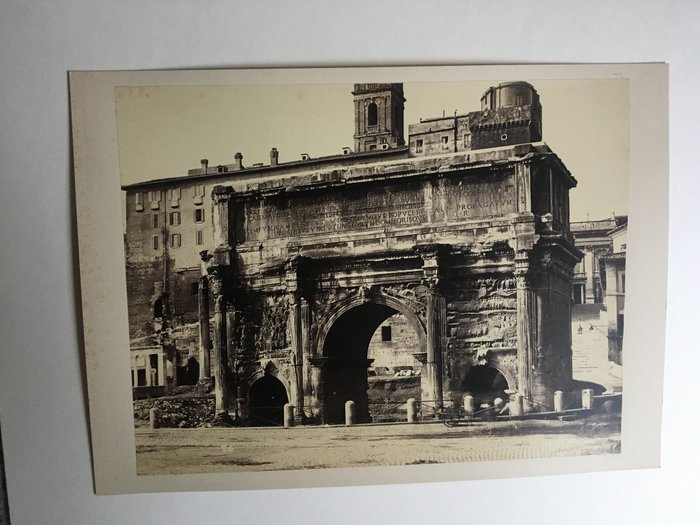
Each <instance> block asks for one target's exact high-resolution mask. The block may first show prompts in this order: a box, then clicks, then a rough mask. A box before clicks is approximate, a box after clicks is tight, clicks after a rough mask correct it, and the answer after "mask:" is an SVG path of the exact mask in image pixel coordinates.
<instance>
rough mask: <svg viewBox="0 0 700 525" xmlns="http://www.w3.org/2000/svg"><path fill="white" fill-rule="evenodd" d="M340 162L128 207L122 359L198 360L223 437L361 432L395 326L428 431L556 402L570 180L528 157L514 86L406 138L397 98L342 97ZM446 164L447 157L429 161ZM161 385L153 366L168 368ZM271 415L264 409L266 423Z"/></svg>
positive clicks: (210, 174) (233, 174) (273, 164)
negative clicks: (349, 422) (504, 404)
mask: <svg viewBox="0 0 700 525" xmlns="http://www.w3.org/2000/svg"><path fill="white" fill-rule="evenodd" d="M353 97H354V104H355V135H354V138H355V151H354V152H353V151H351V150H349V149H347V148H346V149H345V150H344V151H343V153H342V154H339V155H335V156H330V157H323V158H319V159H312V158H308V156H304V157H303V158H302V159H301V160H297V161H292V162H286V163H280V162H279V153H278V152H277V150H276V149H274V148H273V149H272V150H271V154H270V164H269V165H265V166H252V167H250V168H248V167H245V166H244V165H243V157H242V155H241V154H236V156H235V157H234V162H233V163H232V164H225V165H218V166H216V167H210V166H209V163H208V161H206V160H202V162H201V166H200V167H199V168H197V169H193V170H190V171H189V173H188V175H187V176H186V177H176V178H172V179H164V180H154V181H148V182H143V183H139V184H133V185H130V186H126V187H125V188H124V190H125V192H126V217H127V226H126V236H125V238H126V253H127V282H128V286H129V289H128V297H129V319H130V323H131V326H130V330H131V334H130V335H131V338H132V341H133V343H132V346H133V348H134V350H136V348H143V347H145V346H151V345H153V344H154V341H155V340H157V339H159V341H160V345H161V346H162V347H163V351H162V355H163V356H164V358H163V359H165V361H166V363H167V362H170V363H172V364H173V365H174V366H176V367H182V366H183V363H184V360H185V359H187V360H188V362H190V361H191V360H192V359H193V358H196V362H197V364H198V367H199V369H198V376H199V378H200V380H201V383H202V384H203V385H205V386H208V385H211V384H213V389H214V392H215V395H216V410H217V414H218V415H219V416H220V417H221V419H226V418H229V417H233V418H234V419H239V420H240V421H242V422H245V421H255V420H262V419H264V418H267V419H270V418H272V419H276V418H281V406H282V405H283V404H284V403H291V404H292V405H294V407H295V411H296V415H297V416H298V417H299V419H301V420H302V421H305V422H324V423H339V422H342V421H343V410H344V405H345V403H346V402H347V401H353V402H354V403H355V405H356V407H357V417H358V420H359V421H360V422H362V421H369V419H370V416H369V409H368V406H367V405H368V398H367V371H368V368H369V367H371V366H372V359H370V358H369V356H368V347H369V344H370V342H371V340H372V338H373V336H374V334H375V332H377V329H378V328H380V327H382V326H387V325H386V321H387V320H388V319H390V318H392V316H395V315H396V314H402V315H403V317H404V318H405V319H406V321H407V323H408V324H409V325H410V327H411V329H412V330H413V332H414V335H415V342H416V344H415V350H416V351H415V352H412V355H413V359H415V366H416V368H419V369H420V375H421V379H420V381H421V406H422V410H423V412H424V415H425V414H429V413H432V412H434V411H435V410H437V409H439V408H441V407H443V406H446V405H454V404H459V403H461V400H462V398H463V396H464V395H466V394H472V395H475V396H477V397H479V396H480V397H481V398H483V399H488V398H489V396H492V395H498V396H500V397H503V396H509V395H522V396H523V397H524V399H525V405H526V407H527V409H528V410H540V409H542V407H547V406H548V405H551V403H552V402H551V398H552V395H553V393H554V391H555V390H563V391H569V390H571V389H572V377H571V314H570V307H571V295H572V288H571V283H572V278H573V268H574V265H575V264H576V263H577V262H578V260H579V258H580V252H579V251H578V250H577V249H576V247H575V246H574V240H573V236H572V234H571V231H570V225H569V190H570V189H571V188H573V187H574V186H575V185H576V180H575V179H574V178H573V176H572V175H571V174H570V173H569V171H568V170H567V168H566V167H565V165H564V164H563V163H562V161H561V160H560V159H559V158H558V157H557V156H556V154H554V153H553V152H552V151H551V150H550V149H549V148H548V147H547V146H546V144H544V143H542V142H540V141H541V138H542V137H541V111H542V110H541V105H540V101H539V96H538V94H537V92H536V90H535V89H534V88H533V87H532V86H531V85H530V84H527V83H525V82H513V83H507V84H501V85H499V86H495V87H493V88H490V89H489V90H488V91H487V92H486V93H485V94H484V96H483V98H482V108H481V110H480V111H476V112H472V113H468V114H465V115H463V116H454V117H450V118H439V119H425V120H423V121H421V122H420V123H418V124H412V125H409V128H408V129H409V137H408V143H407V144H406V143H405V140H404V138H403V128H404V124H403V108H404V102H405V100H404V97H403V88H402V86H401V84H356V85H355V87H354V90H353ZM445 145H446V146H445ZM166 368H167V367H166ZM271 407H272V408H273V409H275V410H273V411H272V412H271V411H270V410H271Z"/></svg>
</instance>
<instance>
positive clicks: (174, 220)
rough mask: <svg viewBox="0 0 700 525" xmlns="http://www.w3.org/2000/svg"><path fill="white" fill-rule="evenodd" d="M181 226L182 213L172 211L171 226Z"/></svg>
mask: <svg viewBox="0 0 700 525" xmlns="http://www.w3.org/2000/svg"><path fill="white" fill-rule="evenodd" d="M179 224H180V212H179V211H171V212H170V226H178V225H179Z"/></svg>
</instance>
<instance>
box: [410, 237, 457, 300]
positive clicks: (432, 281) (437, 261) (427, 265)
mask: <svg viewBox="0 0 700 525" xmlns="http://www.w3.org/2000/svg"><path fill="white" fill-rule="evenodd" d="M450 249H451V246H450V245H449V244H437V243H433V244H421V245H418V246H414V247H413V250H414V251H415V252H416V253H418V254H419V255H420V256H421V258H422V259H423V278H422V279H421V282H422V284H423V285H425V286H427V287H428V290H429V291H430V293H437V292H438V291H439V287H440V283H441V281H442V280H443V279H442V277H443V271H444V266H445V259H446V258H447V256H448V255H449V253H450Z"/></svg>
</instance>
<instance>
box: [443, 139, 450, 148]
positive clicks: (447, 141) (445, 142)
mask: <svg viewBox="0 0 700 525" xmlns="http://www.w3.org/2000/svg"><path fill="white" fill-rule="evenodd" d="M441 142H442V149H447V148H449V147H450V144H449V142H450V137H442V140H441Z"/></svg>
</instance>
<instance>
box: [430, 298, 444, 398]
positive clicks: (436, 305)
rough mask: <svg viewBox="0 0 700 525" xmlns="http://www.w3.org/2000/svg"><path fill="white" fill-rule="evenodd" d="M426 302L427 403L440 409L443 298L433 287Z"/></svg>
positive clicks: (441, 396)
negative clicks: (428, 396) (428, 394)
mask: <svg viewBox="0 0 700 525" xmlns="http://www.w3.org/2000/svg"><path fill="white" fill-rule="evenodd" d="M427 301H428V304H427V311H426V319H427V324H428V326H427V337H426V344H427V347H428V348H427V360H426V363H425V369H426V372H427V374H428V385H427V386H428V389H429V392H430V400H429V401H432V402H433V403H434V406H435V407H442V404H443V395H442V356H443V344H442V343H443V340H444V339H443V338H444V333H443V332H444V328H445V319H446V313H445V298H444V297H442V296H441V295H440V293H439V291H438V289H437V286H433V287H431V289H430V291H429V293H428V297H427ZM431 404H432V403H431Z"/></svg>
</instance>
